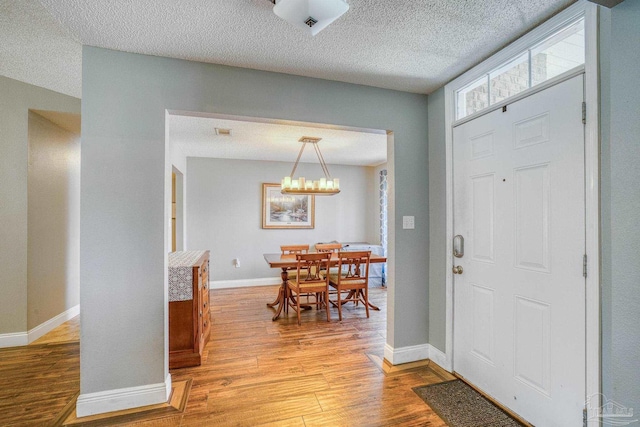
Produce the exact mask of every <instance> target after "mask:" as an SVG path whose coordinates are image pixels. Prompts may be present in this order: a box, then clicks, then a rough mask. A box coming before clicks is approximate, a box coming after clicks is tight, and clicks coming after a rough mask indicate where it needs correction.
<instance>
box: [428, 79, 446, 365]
mask: <svg viewBox="0 0 640 427" xmlns="http://www.w3.org/2000/svg"><path fill="white" fill-rule="evenodd" d="M444 110H445V109H444V88H440V89H438V90H437V91H435V92H433V93H432V94H430V95H429V122H428V123H429V220H430V226H429V245H430V248H429V343H430V344H431V345H432V346H434V347H436V348H437V349H439V350H441V351H443V352H444V351H445V342H446V334H445V332H446V316H445V312H446V310H445V307H446V296H447V295H446V290H447V289H446V282H445V280H446V261H447V259H446V248H447V241H446V239H447V236H446V234H447V233H446V231H447V230H446V207H447V200H446V194H445V181H446V162H445V129H446V127H445V123H444Z"/></svg>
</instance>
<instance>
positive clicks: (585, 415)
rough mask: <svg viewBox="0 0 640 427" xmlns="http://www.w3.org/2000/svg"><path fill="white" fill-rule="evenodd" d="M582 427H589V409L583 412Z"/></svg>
mask: <svg viewBox="0 0 640 427" xmlns="http://www.w3.org/2000/svg"><path fill="white" fill-rule="evenodd" d="M582 427H587V408H584V409H583V410H582Z"/></svg>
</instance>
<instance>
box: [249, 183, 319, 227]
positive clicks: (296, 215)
mask: <svg viewBox="0 0 640 427" xmlns="http://www.w3.org/2000/svg"><path fill="white" fill-rule="evenodd" d="M315 202H316V200H315V196H309V195H296V196H293V195H289V194H282V193H280V184H270V183H264V184H262V228H314V227H315V219H316V213H315V210H316V207H315Z"/></svg>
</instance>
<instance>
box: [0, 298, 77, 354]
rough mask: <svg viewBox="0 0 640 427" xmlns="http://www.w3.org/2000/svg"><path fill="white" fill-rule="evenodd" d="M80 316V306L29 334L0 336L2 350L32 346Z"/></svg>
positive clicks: (28, 332) (16, 333)
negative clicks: (48, 333) (36, 341)
mask: <svg viewBox="0 0 640 427" xmlns="http://www.w3.org/2000/svg"><path fill="white" fill-rule="evenodd" d="M78 314H80V305H79V304H78V305H76V306H75V307H71V308H70V309H69V310H67V311H64V312H62V313H60V314H58V315H57V316H56V317H53V318H51V319H49V320H47V321H46V322H43V323H41V324H39V325H38V326H36V327H35V328H33V329H30V330H29V331H27V332H13V333H9V334H0V348H6V347H19V346H23V345H27V344H31V343H32V342H34V341H35V340H37V339H38V338H40V337H41V336H43V335H44V334H46V333H47V332H51V331H52V330H53V329H55V328H57V327H58V326H60V325H62V324H63V323H64V322H66V321H67V320H70V319H72V318H74V317H76V316H77V315H78Z"/></svg>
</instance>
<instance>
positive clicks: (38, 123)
mask: <svg viewBox="0 0 640 427" xmlns="http://www.w3.org/2000/svg"><path fill="white" fill-rule="evenodd" d="M27 187H28V190H27V191H28V232H27V234H28V240H27V241H28V243H27V313H28V314H27V328H28V329H29V330H31V329H33V328H35V327H36V326H38V325H40V324H42V323H44V322H46V321H48V320H50V319H53V318H54V317H56V316H57V315H59V314H61V313H63V312H65V311H67V310H69V309H71V308H73V307H75V306H77V305H78V304H79V302H80V277H79V276H80V135H78V134H75V133H72V132H70V131H68V130H66V129H63V128H61V127H60V126H58V125H55V124H54V123H52V122H51V121H49V120H47V119H45V118H44V117H42V116H40V115H38V114H36V113H34V112H29V168H28V186H27Z"/></svg>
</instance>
